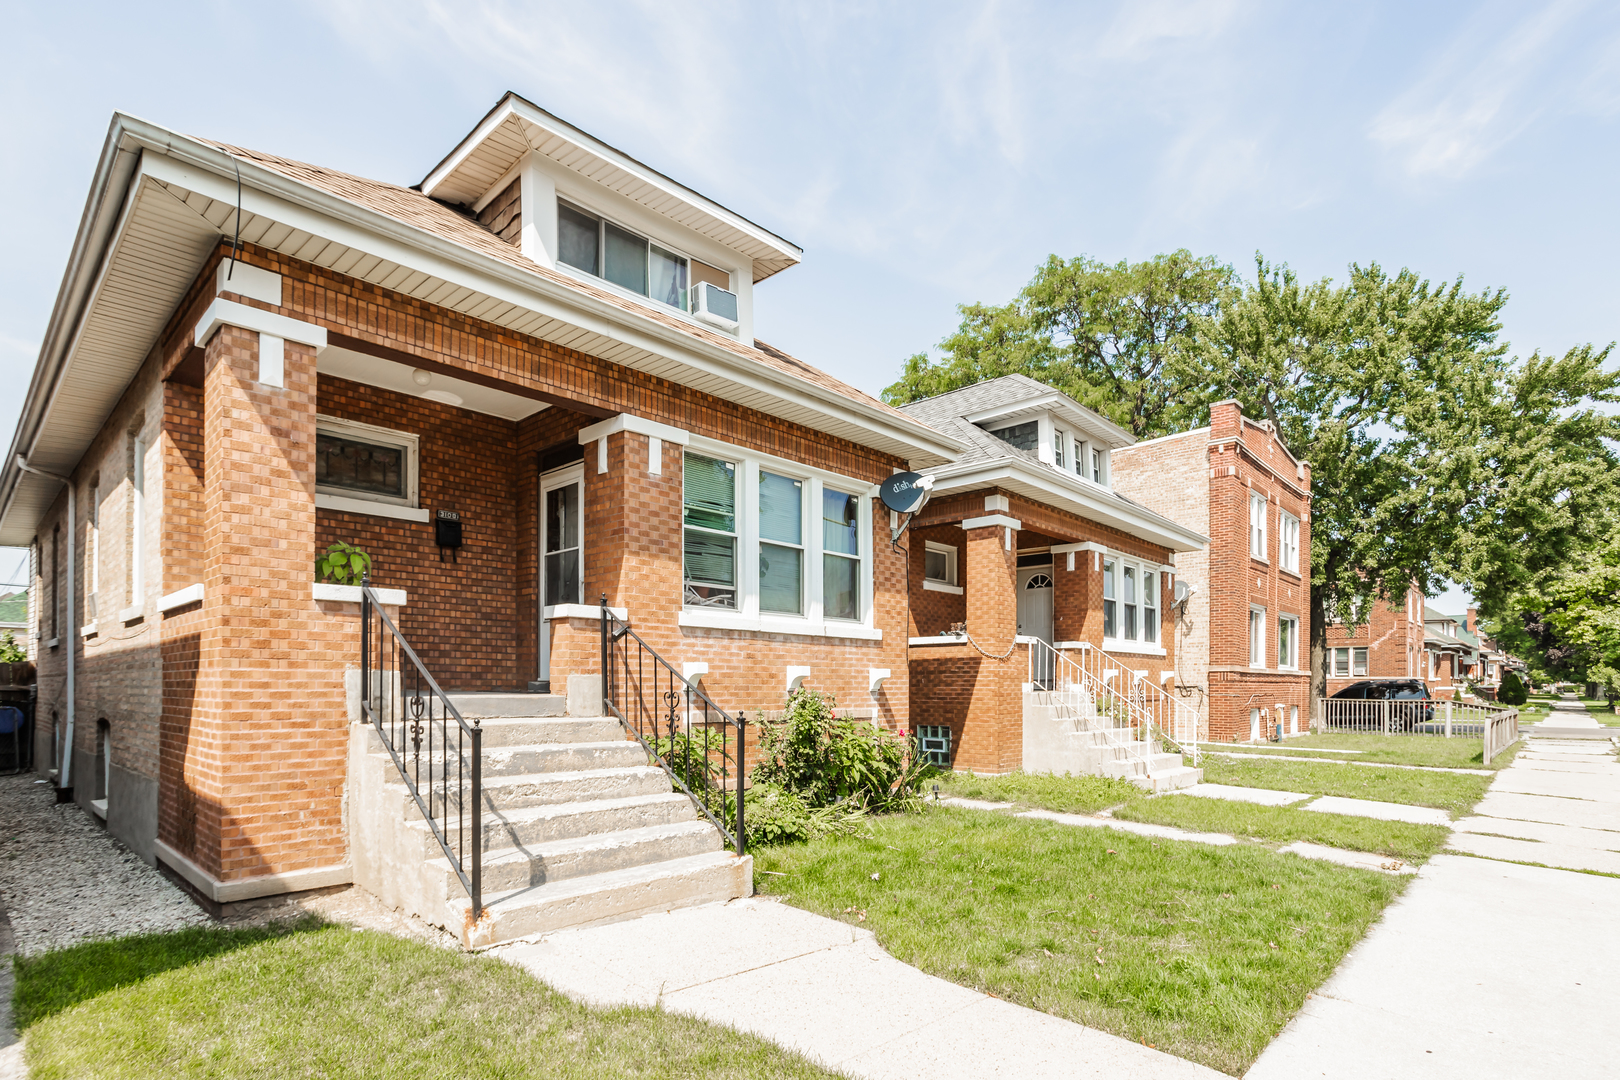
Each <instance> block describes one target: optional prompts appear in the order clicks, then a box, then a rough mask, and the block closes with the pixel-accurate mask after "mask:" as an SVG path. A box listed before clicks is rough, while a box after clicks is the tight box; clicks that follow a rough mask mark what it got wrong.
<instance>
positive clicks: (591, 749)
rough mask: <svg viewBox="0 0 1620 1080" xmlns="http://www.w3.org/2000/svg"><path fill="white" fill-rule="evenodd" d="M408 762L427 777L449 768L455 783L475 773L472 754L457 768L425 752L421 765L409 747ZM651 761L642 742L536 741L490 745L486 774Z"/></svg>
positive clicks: (383, 757) (380, 757)
mask: <svg viewBox="0 0 1620 1080" xmlns="http://www.w3.org/2000/svg"><path fill="white" fill-rule="evenodd" d="M371 757H372V760H374V761H378V762H381V763H384V764H386V765H387V766H388V768H389V769H390V770H392V769H393V761H392V759H390V758H389V757H388V752H387V751H386V750H382V751H381V752H379V753H373V754H372V755H371ZM404 759H405V766H406V768H407V769H409V770H410V771H411V774H412V775H413V776H415V775H417V774H418V772H419V773H420V775H421V776H422V777H423V778H424V780H425V779H426V778H427V777H428V776H429V774H432V775H433V776H435V777H444V776H445V775H446V769H447V768H448V776H449V782H450V783H451V784H452V785H454V784H455V783H456V781H457V779H458V777H459V779H460V780H461V782H463V783H465V782H466V781H467V779H468V777H469V776H470V775H471V762H472V758H471V756H470V755H468V756H466V757H464V758H463V759H462V760H461V762H460V765H461V769H460V772H459V773H458V771H457V761H456V758H455V757H454V756H451V757H450V758H449V760H448V762H447V761H446V758H445V756H444V754H443V753H442V752H440V753H438V754H435V755H433V756H429V755H428V754H427V753H426V752H424V753H423V754H422V757H421V762H420V765H418V764H417V760H416V758H415V757H414V756H413V755H412V754H411V753H410V752H409V751H407V752H406V753H405V755H404ZM646 764H647V751H645V750H643V749H642V748H641V744H640V743H633V742H625V741H623V740H620V741H611V742H581V743H552V744H549V745H548V744H544V743H535V744H529V745H525V746H486V747H485V748H484V769H483V777H484V779H485V781H486V782H487V781H488V780H489V779H490V778H492V777H498V776H521V775H524V774H527V773H552V772H584V771H588V770H593V769H623V768H630V767H632V766H637V765H646Z"/></svg>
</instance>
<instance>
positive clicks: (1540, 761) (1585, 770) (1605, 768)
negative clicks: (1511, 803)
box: [1524, 757, 1620, 779]
mask: <svg viewBox="0 0 1620 1080" xmlns="http://www.w3.org/2000/svg"><path fill="white" fill-rule="evenodd" d="M1524 767H1525V768H1526V769H1528V770H1531V771H1532V772H1556V773H1577V774H1582V775H1585V776H1612V777H1615V778H1617V779H1620V764H1611V763H1609V762H1606V761H1604V760H1602V759H1601V758H1599V759H1596V760H1582V759H1580V758H1566V757H1557V758H1550V757H1531V758H1527V759H1526V760H1525V763H1524Z"/></svg>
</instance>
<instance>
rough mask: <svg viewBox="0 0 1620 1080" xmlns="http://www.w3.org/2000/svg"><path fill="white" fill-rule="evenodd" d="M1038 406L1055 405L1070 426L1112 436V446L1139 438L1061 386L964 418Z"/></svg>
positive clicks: (977, 420) (976, 419) (981, 419)
mask: <svg viewBox="0 0 1620 1080" xmlns="http://www.w3.org/2000/svg"><path fill="white" fill-rule="evenodd" d="M1034 409H1051V410H1054V411H1056V412H1060V413H1062V414H1063V416H1064V417H1065V418H1067V420H1068V422H1069V426H1071V427H1076V428H1079V429H1080V430H1081V431H1083V432H1084V433H1085V434H1087V435H1089V436H1092V437H1093V438H1100V439H1105V440H1108V448H1109V449H1110V450H1112V449H1115V448H1116V447H1122V446H1130V445H1132V444H1133V443H1135V442H1136V437H1135V436H1133V435H1132V434H1131V433H1130V432H1128V431H1126V430H1125V429H1124V428H1122V427H1120V426H1119V425H1118V424H1116V423H1114V422H1113V421H1112V420H1110V419H1108V418H1107V417H1106V416H1103V415H1102V414H1101V413H1098V412H1093V411H1092V410H1090V409H1088V408H1086V407H1085V406H1084V405H1080V404H1077V403H1076V402H1075V400H1074V399H1073V398H1071V397H1069V395H1067V394H1065V393H1063V392H1062V391H1060V390H1053V391H1052V392H1051V393H1049V394H1041V395H1039V396H1036V397H1028V398H1023V399H1021V400H1018V401H1009V402H1005V403H1004V404H1001V405H997V406H995V407H993V408H989V409H983V410H980V411H979V412H976V413H969V414H968V415H967V416H964V417H963V418H962V419H964V420H966V421H967V422H968V423H970V424H986V423H991V422H994V421H995V420H997V419H999V418H1001V417H1004V416H1016V415H1017V414H1019V413H1024V412H1029V411H1031V410H1034ZM1070 434H1073V433H1072V432H1071V433H1070Z"/></svg>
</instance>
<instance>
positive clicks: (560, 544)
mask: <svg viewBox="0 0 1620 1080" xmlns="http://www.w3.org/2000/svg"><path fill="white" fill-rule="evenodd" d="M584 505H585V469H584V466H582V465H578V464H575V465H570V466H568V467H567V468H564V469H557V470H555V471H553V472H549V473H546V474H545V475H544V476H542V477H541V478H540V676H539V677H540V678H541V679H542V680H545V679H550V678H551V616H552V615H553V614H555V612H554V609H555V608H556V606H557V605H558V604H582V603H584V602H585V601H584V592H585V559H584V544H583V540H584Z"/></svg>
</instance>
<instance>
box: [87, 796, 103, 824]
mask: <svg viewBox="0 0 1620 1080" xmlns="http://www.w3.org/2000/svg"><path fill="white" fill-rule="evenodd" d="M90 812H91V813H93V814H95V815H96V817H98V818H100V819H101V820H102V821H106V820H107V800H106V799H91V800H90Z"/></svg>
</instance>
